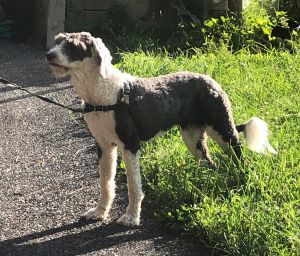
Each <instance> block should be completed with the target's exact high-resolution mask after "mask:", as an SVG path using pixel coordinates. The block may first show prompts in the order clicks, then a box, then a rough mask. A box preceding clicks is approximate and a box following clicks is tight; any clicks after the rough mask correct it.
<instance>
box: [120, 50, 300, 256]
mask: <svg viewBox="0 0 300 256" xmlns="http://www.w3.org/2000/svg"><path fill="white" fill-rule="evenodd" d="M119 68H120V69H122V70H123V71H126V72H129V73H131V74H134V75H137V76H143V77H150V76H157V75H162V74H166V73H170V72H175V71H179V70H189V71H195V72H199V73H206V74H210V75H211V76H212V77H213V78H214V79H216V80H217V81H218V82H219V83H220V84H221V85H222V87H223V89H224V90H225V91H226V92H227V93H228V95H229V96H230V98H231V101H232V107H233V112H234V117H235V122H236V123H237V124H239V123H241V122H243V121H245V120H247V119H249V118H250V117H252V116H259V117H261V118H263V119H264V120H265V121H266V122H267V123H268V124H269V128H270V131H271V135H270V141H271V144H272V145H273V146H274V147H275V148H276V149H277V151H278V155H276V156H270V155H266V156H260V155H257V154H254V153H252V152H250V151H249V150H247V149H244V151H245V152H244V154H245V155H246V157H247V158H248V159H249V162H251V168H250V166H248V165H245V166H244V167H241V168H236V167H235V166H234V165H233V164H232V163H231V162H230V160H229V159H228V158H227V157H226V156H225V155H224V154H223V153H222V151H221V150H220V149H219V148H218V147H217V146H216V145H215V144H213V143H212V142H210V151H211V152H212V155H213V157H214V159H215V161H216V162H217V164H218V165H219V169H218V171H212V170H210V169H208V168H205V167H202V166H201V165H198V163H196V162H195V161H194V159H193V158H192V157H191V155H190V154H189V152H188V151H187V149H186V148H185V146H184V144H183V142H182V140H181V137H180V132H179V130H178V129H177V128H174V129H172V130H171V131H170V132H169V133H167V134H166V135H165V136H164V137H161V138H157V139H156V140H153V141H151V142H149V143H145V145H144V147H143V157H142V172H143V176H144V179H145V180H146V182H147V187H148V192H147V193H148V198H152V199H153V203H154V204H155V207H156V209H157V213H162V215H163V216H164V217H165V218H166V219H168V220H169V221H170V223H178V224H179V225H181V226H182V228H183V229H185V230H187V231H189V232H193V233H194V234H197V235H198V237H199V239H200V240H206V242H207V243H208V244H210V245H211V246H214V247H216V248H218V249H220V250H221V251H222V252H224V253H227V254H230V255H300V167H299V161H300V54H294V55H291V54H290V53H288V52H277V51H270V52H268V53H265V54H249V53H248V52H247V51H240V52H238V53H236V54H232V53H230V52H228V51H227V50H219V51H218V52H216V53H210V52H207V53H202V52H201V51H198V52H197V50H196V54H195V55H193V56H192V57H187V56H186V55H185V54H184V53H182V54H181V55H179V56H177V57H176V58H173V57H170V56H168V54H167V53H160V54H155V53H152V52H143V51H139V52H135V53H124V54H123V55H122V61H121V63H120V64H119ZM199 111H201V110H199ZM241 172H242V173H244V174H245V177H246V181H245V182H244V183H242V182H241V181H240V178H239V177H240V175H239V174H240V173H241ZM146 198H147V197H146ZM146 200H147V199H146Z"/></svg>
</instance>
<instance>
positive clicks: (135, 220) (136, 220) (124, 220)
mask: <svg viewBox="0 0 300 256" xmlns="http://www.w3.org/2000/svg"><path fill="white" fill-rule="evenodd" d="M117 223H119V224H122V225H125V226H138V225H140V217H139V216H134V215H130V214H128V213H125V214H123V215H122V216H121V217H120V218H119V219H118V220H117Z"/></svg>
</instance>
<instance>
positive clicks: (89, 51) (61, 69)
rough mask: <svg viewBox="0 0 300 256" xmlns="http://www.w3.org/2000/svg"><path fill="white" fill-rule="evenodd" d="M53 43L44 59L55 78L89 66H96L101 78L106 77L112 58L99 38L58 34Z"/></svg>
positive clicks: (89, 35)
mask: <svg viewBox="0 0 300 256" xmlns="http://www.w3.org/2000/svg"><path fill="white" fill-rule="evenodd" d="M54 43H55V45H54V46H53V47H52V48H51V49H50V50H49V51H48V52H47V55H46V58H47V61H48V64H49V66H50V68H51V70H52V71H53V73H54V75H55V76H56V77H64V76H66V75H67V74H72V72H73V71H76V70H83V69H85V68H88V66H89V65H90V66H94V65H97V66H98V67H99V73H100V75H101V76H102V77H103V78H106V77H107V76H108V73H109V71H110V68H111V60H112V57H111V55H110V52H109V50H108V49H107V48H106V46H105V45H104V43H103V42H102V40H101V39H100V38H94V37H92V36H91V34H90V33H88V32H81V33H60V34H58V35H56V36H55V38H54ZM85 66H86V67H85Z"/></svg>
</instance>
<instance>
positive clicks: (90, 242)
mask: <svg viewBox="0 0 300 256" xmlns="http://www.w3.org/2000/svg"><path fill="white" fill-rule="evenodd" d="M82 229H83V230H84V231H82ZM142 233H143V234H142ZM147 239H153V240H155V247H156V248H159V247H164V245H165V244H166V243H167V238H162V237H161V236H156V235H155V234H154V233H153V232H144V231H143V226H141V228H139V227H136V228H130V227H125V226H121V225H118V224H116V223H110V224H100V226H99V224H97V225H95V224H94V223H93V222H87V221H78V222H75V223H70V224H66V225H62V226H59V227H55V228H51V229H48V230H45V231H41V232H36V233H32V234H29V235H25V236H21V237H17V238H13V239H9V240H5V241H1V242H0V255H22V256H24V255H85V254H87V253H91V252H95V251H99V250H105V249H109V248H112V247H114V246H118V245H120V244H124V243H129V242H130V241H135V242H137V241H142V240H147Z"/></svg>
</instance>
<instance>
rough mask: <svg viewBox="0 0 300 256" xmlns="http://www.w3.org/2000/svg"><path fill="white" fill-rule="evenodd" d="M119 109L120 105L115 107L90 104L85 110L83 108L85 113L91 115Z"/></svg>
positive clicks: (87, 104) (86, 105)
mask: <svg viewBox="0 0 300 256" xmlns="http://www.w3.org/2000/svg"><path fill="white" fill-rule="evenodd" d="M118 107H120V103H117V104H114V105H97V106H94V105H91V104H89V103H86V104H85V106H84V108H83V113H85V114H86V113H90V112H94V111H95V112H98V111H101V112H108V111H111V110H116V109H117V108H118Z"/></svg>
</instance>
